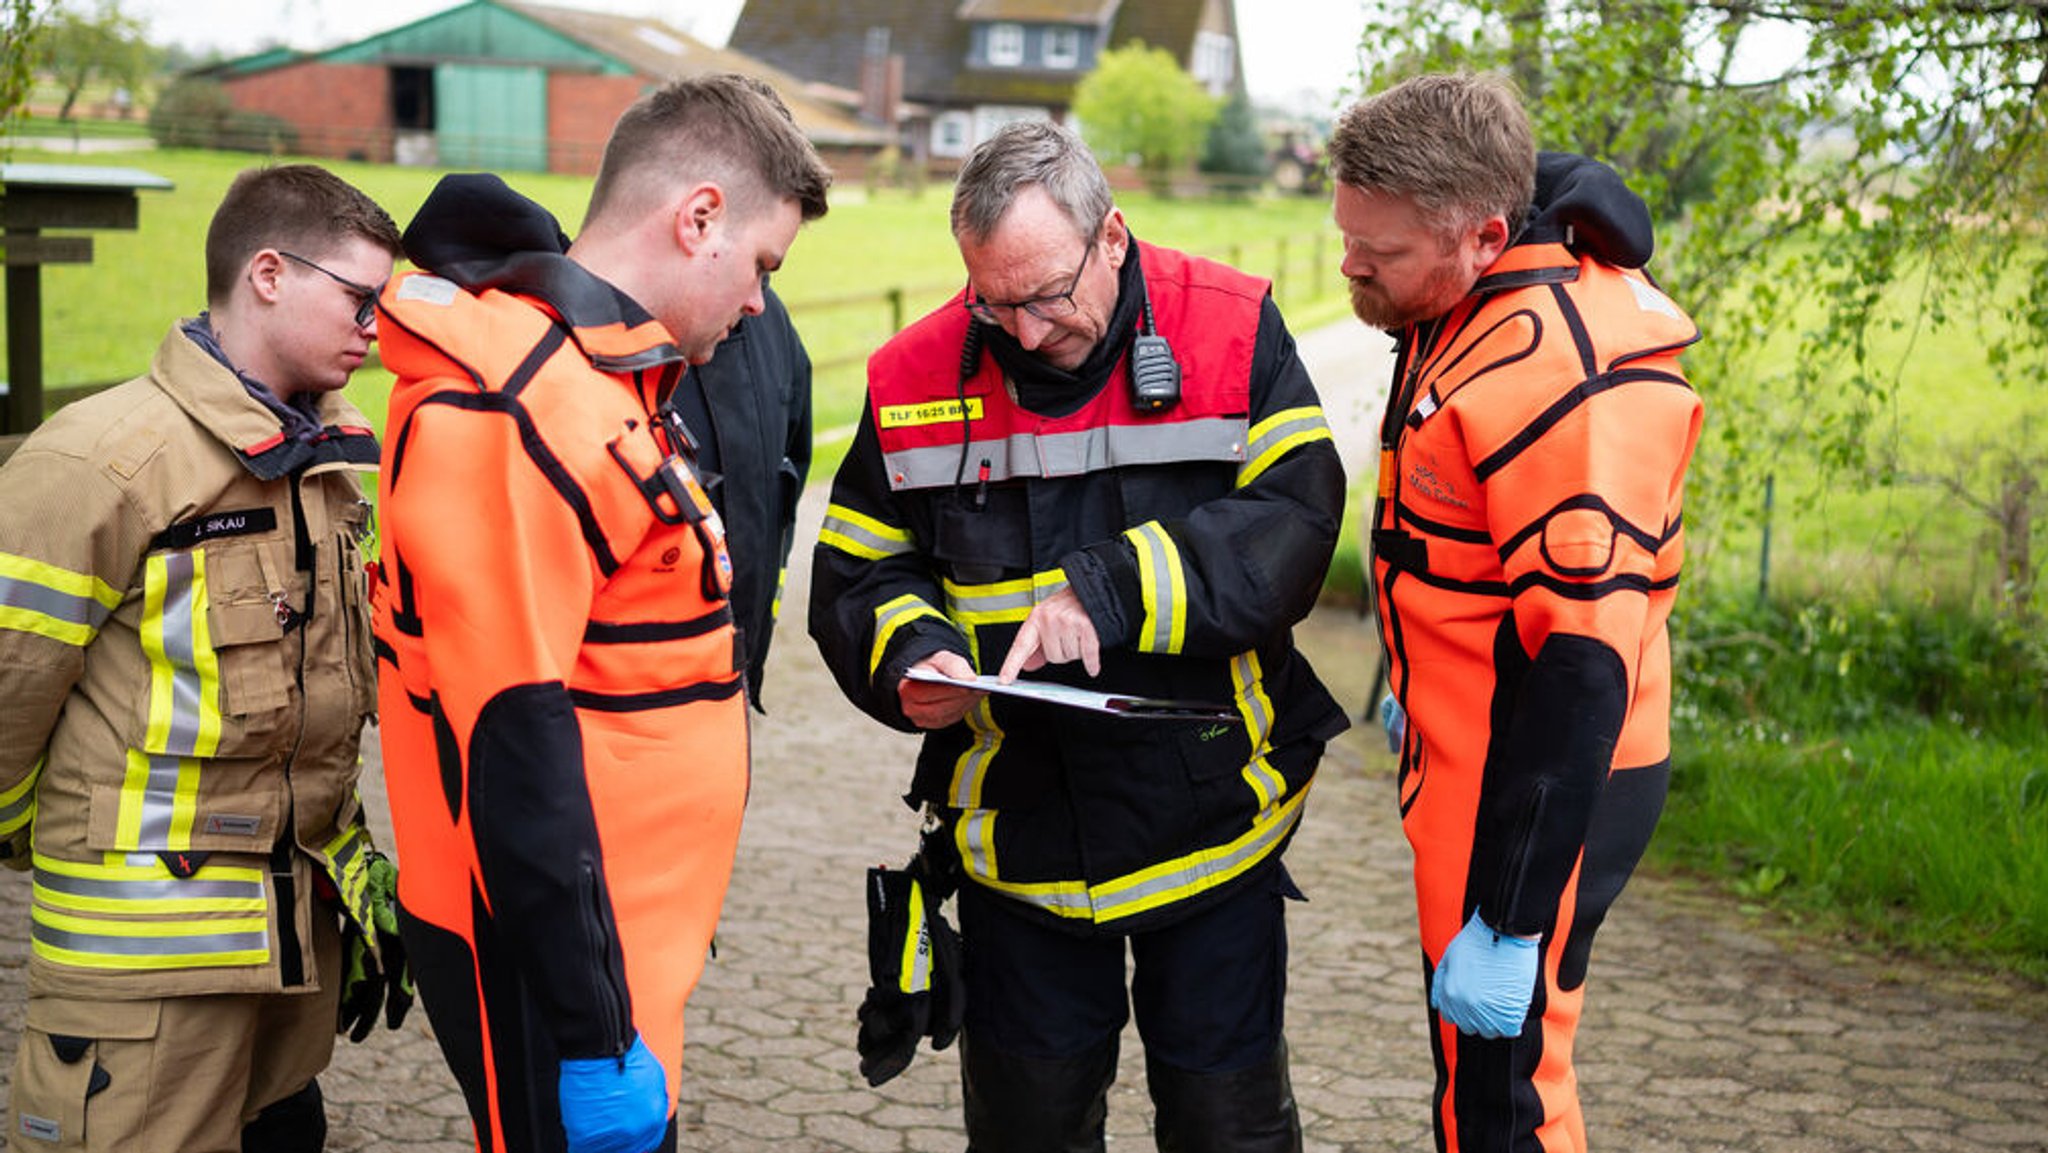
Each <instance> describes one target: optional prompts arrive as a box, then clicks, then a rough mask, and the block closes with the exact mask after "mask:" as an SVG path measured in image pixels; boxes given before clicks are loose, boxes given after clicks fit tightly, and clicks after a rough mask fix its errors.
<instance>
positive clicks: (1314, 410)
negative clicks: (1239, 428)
mask: <svg viewBox="0 0 2048 1153" xmlns="http://www.w3.org/2000/svg"><path fill="white" fill-rule="evenodd" d="M1329 439H1331V437H1330V425H1329V422H1328V421H1326V420H1324V419H1323V410H1322V409H1321V408H1318V407H1315V406H1312V405H1310V406H1304V407H1301V408H1290V409H1285V410H1283V411H1280V412H1276V413H1274V414H1272V415H1271V416H1268V417H1267V418H1266V419H1264V420H1262V421H1260V422H1259V423H1258V424H1256V425H1253V426H1252V431H1251V445H1250V448H1249V449H1248V451H1247V452H1246V453H1245V463H1244V467H1242V468H1240V469H1238V470H1237V471H1238V476H1237V483H1238V487H1240V488H1242V487H1244V486H1245V485H1248V484H1250V483H1252V482H1253V481H1254V480H1257V479H1258V478H1259V476H1260V475H1262V474H1263V473H1264V472H1265V471H1266V470H1267V469H1269V468H1271V467H1273V465H1274V464H1276V463H1278V462H1279V461H1280V460H1281V458H1283V457H1285V456H1286V455H1287V454H1288V453H1290V452H1293V451H1294V450H1295V449H1297V448H1299V447H1301V446H1302V445H1304V444H1309V443H1312V442H1314V441H1318V440H1329Z"/></svg>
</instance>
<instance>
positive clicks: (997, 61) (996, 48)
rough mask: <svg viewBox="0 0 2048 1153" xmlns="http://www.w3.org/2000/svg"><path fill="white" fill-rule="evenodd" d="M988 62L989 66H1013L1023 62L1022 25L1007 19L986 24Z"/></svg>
mask: <svg viewBox="0 0 2048 1153" xmlns="http://www.w3.org/2000/svg"><path fill="white" fill-rule="evenodd" d="M988 62H989V66H990V67H991V68H1015V67H1016V66H1018V65H1019V64H1022V63H1024V26H1023V25H1022V24H1012V23H1009V22H1008V21H1005V22H1002V23H999V24H991V25H989V26H988Z"/></svg>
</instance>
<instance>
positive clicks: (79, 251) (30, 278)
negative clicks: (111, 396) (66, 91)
mask: <svg viewBox="0 0 2048 1153" xmlns="http://www.w3.org/2000/svg"><path fill="white" fill-rule="evenodd" d="M169 187H171V182H170V181H168V180H165V179H164V178H163V177H161V176H157V175H154V174H153V173H148V172H138V171H136V170H135V169H132V168H80V167H72V166H69V165H57V164H0V246H4V247H5V249H6V253H5V256H4V257H0V259H4V261H5V263H6V267H7V277H6V286H7V403H6V405H5V406H0V435H4V434H10V433H11V434H21V433H26V432H28V431H30V430H31V429H33V428H35V427H36V426H37V425H38V424H41V423H42V421H43V265H45V264H89V263H91V261H92V238H91V237H89V236H45V235H43V230H44V229H48V228H65V229H107V228H121V229H133V228H135V227H136V226H137V225H138V223H139V221H140V218H141V211H140V207H139V206H138V204H137V202H136V196H135V193H136V190H137V189H140V188H157V189H167V188H169Z"/></svg>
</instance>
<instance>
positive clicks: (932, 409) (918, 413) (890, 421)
mask: <svg viewBox="0 0 2048 1153" xmlns="http://www.w3.org/2000/svg"><path fill="white" fill-rule="evenodd" d="M876 416H877V423H878V424H880V425H881V427H883V428H911V427H913V426H916V425H920V424H941V423H945V422H947V421H957V420H959V419H960V402H959V401H957V400H934V401H930V402H927V403H925V404H892V405H887V406H885V407H884V408H883V409H882V410H881V412H880V413H878V414H876ZM967 419H968V420H980V419H981V398H980V397H978V396H970V397H968V398H967Z"/></svg>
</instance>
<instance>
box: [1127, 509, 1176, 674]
mask: <svg viewBox="0 0 2048 1153" xmlns="http://www.w3.org/2000/svg"><path fill="white" fill-rule="evenodd" d="M1124 535H1125V536H1127V537H1129V538H1130V540H1131V546H1132V548H1133V549H1134V550H1135V551H1136V552H1137V555H1138V587H1139V590H1140V592H1141V593H1142V594H1143V596H1144V601H1145V619H1144V621H1143V622H1142V623H1140V625H1139V626H1138V651H1139V652H1141V653H1177V652H1180V651H1181V649H1182V648H1183V647H1184V646H1185V645H1186V643H1187V632H1188V608H1187V595H1188V586H1187V573H1186V572H1185V571H1184V570H1183V569H1182V568H1181V562H1180V547H1179V546H1178V545H1176V544H1174V543H1173V536H1172V534H1170V533H1168V532H1167V531H1166V528H1165V526H1164V525H1161V524H1160V523H1159V522H1158V521H1156V520H1148V521H1146V522H1145V523H1144V524H1141V525H1138V526H1137V527H1136V528H1129V529H1125V530H1124Z"/></svg>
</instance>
